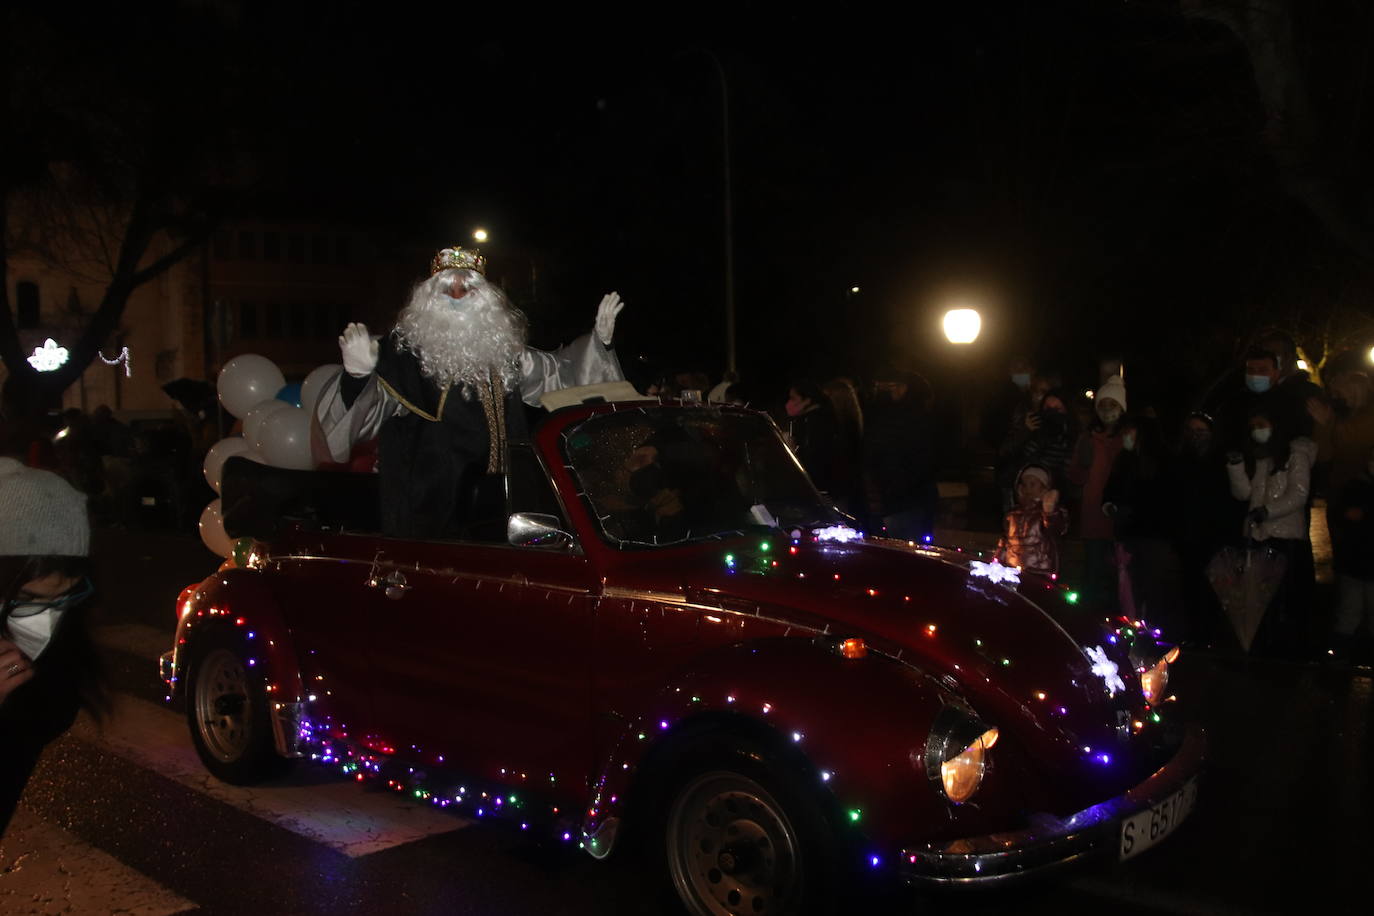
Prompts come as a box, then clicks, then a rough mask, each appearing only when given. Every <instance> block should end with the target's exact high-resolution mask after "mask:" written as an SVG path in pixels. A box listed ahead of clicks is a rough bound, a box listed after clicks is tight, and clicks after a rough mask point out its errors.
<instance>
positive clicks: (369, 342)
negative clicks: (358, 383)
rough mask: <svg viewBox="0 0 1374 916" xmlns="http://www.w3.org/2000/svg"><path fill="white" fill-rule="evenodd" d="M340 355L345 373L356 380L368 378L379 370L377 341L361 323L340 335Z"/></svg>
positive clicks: (347, 328)
mask: <svg viewBox="0 0 1374 916" xmlns="http://www.w3.org/2000/svg"><path fill="white" fill-rule="evenodd" d="M339 353H340V355H341V356H342V357H343V367H344V371H345V372H347V373H348V374H349V375H351V376H353V377H354V378H366V377H367V376H369V375H371V374H372V373H373V371H374V370H375V369H376V368H377V341H375V340H373V339H372V335H370V334H368V333H367V325H365V324H362V323H361V322H356V321H355V322H353V323H352V324H350V325H349V326H348V327H346V328H344V332H343V333H342V334H340V335H339Z"/></svg>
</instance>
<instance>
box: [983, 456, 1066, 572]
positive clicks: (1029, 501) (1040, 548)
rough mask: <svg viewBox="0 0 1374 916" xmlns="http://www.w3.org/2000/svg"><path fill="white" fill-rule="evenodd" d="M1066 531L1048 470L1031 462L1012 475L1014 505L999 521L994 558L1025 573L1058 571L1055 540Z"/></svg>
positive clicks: (1061, 508)
mask: <svg viewBox="0 0 1374 916" xmlns="http://www.w3.org/2000/svg"><path fill="white" fill-rule="evenodd" d="M1068 530H1069V513H1068V511H1067V510H1066V509H1065V508H1064V507H1063V506H1061V505H1059V491H1058V490H1055V489H1052V488H1051V485H1050V472H1049V471H1047V470H1045V469H1044V468H1042V467H1040V466H1039V465H1035V464H1031V465H1027V466H1026V467H1024V468H1022V469H1021V473H1019V474H1018V475H1016V506H1015V507H1014V508H1012V510H1011V511H1010V512H1008V513H1007V516H1006V518H1005V519H1004V521H1003V523H1002V539H1001V540H1000V541H998V543H997V561H998V562H999V563H1001V564H1002V565H1003V566H1019V567H1020V568H1021V569H1023V570H1025V571H1026V572H1037V573H1042V574H1044V575H1047V576H1049V575H1056V574H1057V573H1058V572H1059V539H1060V538H1061V537H1063V536H1064V533H1065V532H1066V531H1068Z"/></svg>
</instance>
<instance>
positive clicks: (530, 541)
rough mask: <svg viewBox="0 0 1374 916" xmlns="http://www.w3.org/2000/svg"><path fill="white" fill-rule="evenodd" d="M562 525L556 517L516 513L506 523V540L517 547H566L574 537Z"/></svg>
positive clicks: (536, 513) (534, 513) (537, 513)
mask: <svg viewBox="0 0 1374 916" xmlns="http://www.w3.org/2000/svg"><path fill="white" fill-rule="evenodd" d="M561 524H562V520H561V519H559V517H558V516H556V515H543V514H541V513H539V512H516V513H515V514H514V515H512V516H511V517H510V519H509V520H507V522H506V540H507V541H509V542H510V543H511V544H513V545H515V546H516V547H566V546H568V545H569V544H571V543H572V542H573V537H572V535H571V534H568V532H566V531H564V530H562V529H561V528H559V527H558V526H559V525H561Z"/></svg>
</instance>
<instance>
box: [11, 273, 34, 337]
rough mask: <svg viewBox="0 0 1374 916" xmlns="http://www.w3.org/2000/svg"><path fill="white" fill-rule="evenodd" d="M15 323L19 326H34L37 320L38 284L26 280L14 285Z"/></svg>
mask: <svg viewBox="0 0 1374 916" xmlns="http://www.w3.org/2000/svg"><path fill="white" fill-rule="evenodd" d="M14 305H15V309H14V312H15V325H16V326H18V327H19V328H21V329H23V328H36V327H38V321H39V317H40V315H39V308H38V284H37V283H30V282H28V281H27V280H24V281H21V282H19V283H18V284H16V285H15V287H14Z"/></svg>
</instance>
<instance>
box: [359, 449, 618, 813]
mask: <svg viewBox="0 0 1374 916" xmlns="http://www.w3.org/2000/svg"><path fill="white" fill-rule="evenodd" d="M510 468H511V471H510V475H509V479H508V487H507V492H506V494H504V495H505V497H506V498H505V499H504V500H503V501H501V503H500V510H499V511H500V518H499V519H497V520H495V521H498V522H499V523H500V524H488V525H479V526H477V528H476V529H475V530H476V531H477V532H478V534H477V536H473V537H469V538H468V539H465V540H461V541H453V542H407V543H406V544H405V547H404V549H403V550H400V551H397V555H404V556H405V557H406V559H405V561H403V562H400V561H398V562H393V561H390V560H386V561H383V562H382V563H381V565H380V566H379V568H378V570H377V573H378V574H379V575H380V576H381V577H382V578H383V579H384V580H386V581H388V582H389V583H390V585H389V586H386V587H384V588H382V589H379V590H378V594H379V595H380V596H381V597H380V599H379V600H380V601H381V602H383V603H384V604H385V605H386V607H385V609H384V610H385V612H384V613H383V612H379V613H378V615H377V620H376V625H375V628H374V631H373V632H374V638H373V641H372V647H371V656H372V664H373V667H374V670H375V679H374V688H373V696H374V703H375V705H376V707H377V709H378V710H379V712H380V715H381V717H382V718H383V719H384V720H385V722H386V724H387V728H388V732H389V733H394V734H395V736H396V737H395V740H396V742H397V745H396V746H397V747H398V748H400V749H401V750H402V752H403V753H405V754H407V755H410V756H413V757H415V758H417V759H419V760H420V761H422V762H424V763H428V764H443V765H444V766H446V767H451V768H454V769H456V770H458V771H460V772H464V773H467V774H470V775H471V776H472V777H473V778H485V779H493V780H500V781H505V782H508V783H510V784H512V785H525V786H530V787H536V786H537V787H539V788H542V789H546V790H552V792H553V794H555V795H556V796H565V795H566V794H568V793H571V794H572V795H574V796H575V795H576V793H577V792H579V791H580V790H581V787H582V780H583V779H584V778H585V775H586V773H587V770H588V767H589V765H590V756H591V751H590V737H589V735H590V729H589V724H590V709H591V697H590V687H589V683H588V669H587V661H586V660H587V649H588V647H589V644H590V638H591V614H592V609H593V602H592V595H593V589H594V586H595V580H594V577H593V575H592V573H591V571H590V569H589V567H588V564H587V561H586V559H585V557H584V556H583V555H582V553H581V551H580V550H579V549H578V548H577V547H576V545H574V544H564V545H558V546H543V547H535V546H512V545H511V544H509V543H507V542H506V541H505V538H504V530H505V524H504V522H505V518H506V514H507V512H508V511H509V510H510V509H511V508H515V509H517V510H518V509H521V508H522V507H523V508H525V509H527V510H533V511H536V512H542V513H544V514H552V515H555V517H557V518H559V519H560V521H561V523H562V525H563V530H564V531H567V530H569V529H568V526H567V522H566V515H565V514H564V513H563V512H562V510H561V507H560V506H559V503H558V501H557V499H556V496H555V495H554V493H553V491H552V488H551V486H550V484H549V482H548V476H547V474H546V472H545V471H544V469H543V467H542V466H541V464H540V462H539V460H538V458H537V456H536V455H535V453H534V451H533V450H532V449H531V448H530V447H529V446H528V445H512V447H511V456H510ZM498 530H499V531H500V532H501V537H500V539H499V540H498V539H497V538H496V537H495V533H496V532H497V531H498Z"/></svg>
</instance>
